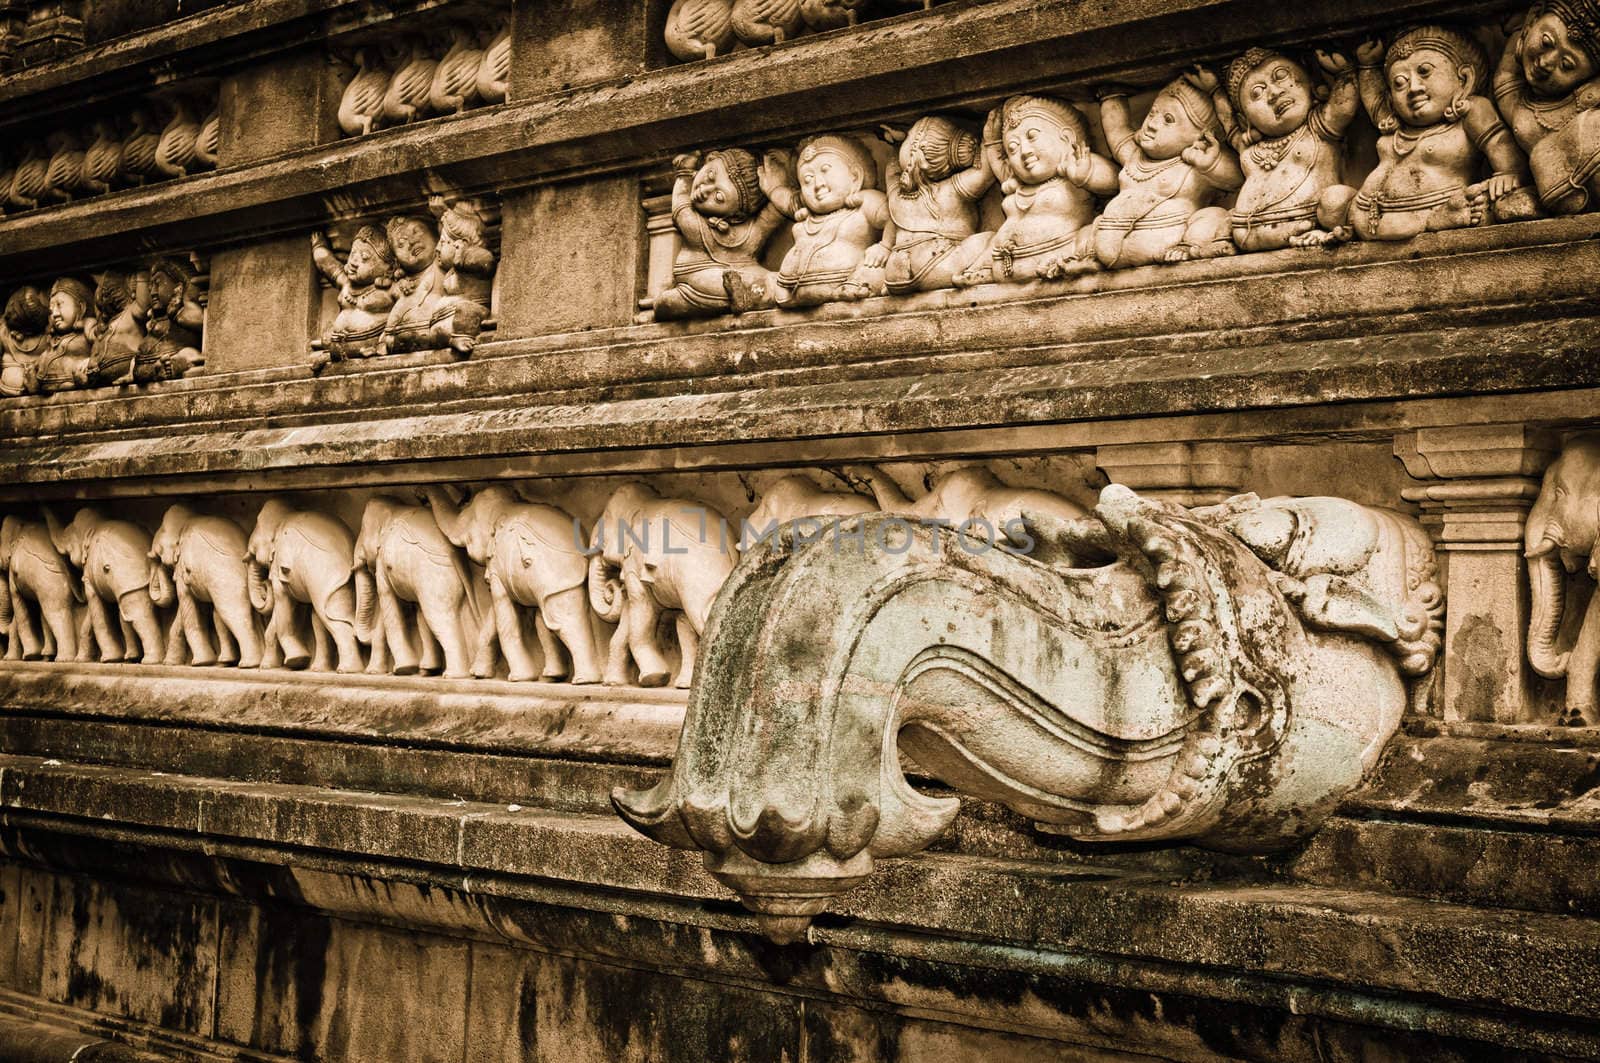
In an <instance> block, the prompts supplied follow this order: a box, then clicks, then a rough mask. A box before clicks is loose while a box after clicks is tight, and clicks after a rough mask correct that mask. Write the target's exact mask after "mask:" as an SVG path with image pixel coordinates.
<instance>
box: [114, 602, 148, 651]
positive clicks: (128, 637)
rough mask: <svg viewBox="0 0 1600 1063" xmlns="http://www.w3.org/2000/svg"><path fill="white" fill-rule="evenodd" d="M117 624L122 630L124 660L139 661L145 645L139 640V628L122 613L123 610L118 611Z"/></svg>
mask: <svg viewBox="0 0 1600 1063" xmlns="http://www.w3.org/2000/svg"><path fill="white" fill-rule="evenodd" d="M117 624H118V625H119V627H120V629H121V632H122V659H123V660H124V661H137V660H138V659H139V655H140V653H141V651H142V650H143V646H142V645H141V644H140V641H139V632H138V630H137V629H136V628H135V627H134V626H133V624H132V623H131V622H130V621H129V620H128V618H127V617H125V616H123V615H122V612H121V610H118V612H117Z"/></svg>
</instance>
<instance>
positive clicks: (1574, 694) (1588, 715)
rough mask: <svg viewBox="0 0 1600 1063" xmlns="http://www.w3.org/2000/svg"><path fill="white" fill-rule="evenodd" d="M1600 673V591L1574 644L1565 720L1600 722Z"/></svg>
mask: <svg viewBox="0 0 1600 1063" xmlns="http://www.w3.org/2000/svg"><path fill="white" fill-rule="evenodd" d="M1597 672H1600V590H1597V591H1596V592H1595V593H1594V595H1593V596H1592V597H1590V599H1589V607H1588V609H1586V610H1585V611H1584V614H1583V626H1582V627H1581V628H1579V629H1578V641H1577V643H1576V644H1575V645H1574V646H1573V647H1572V658H1571V663H1570V664H1569V665H1568V666H1567V703H1566V708H1565V709H1564V710H1563V712H1562V714H1561V722H1562V723H1563V724H1566V725H1567V726H1569V727H1593V726H1595V725H1596V724H1600V711H1596V707H1595V685H1594V684H1595V676H1596V673H1597Z"/></svg>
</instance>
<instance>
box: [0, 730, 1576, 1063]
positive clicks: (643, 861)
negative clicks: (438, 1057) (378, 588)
mask: <svg viewBox="0 0 1600 1063" xmlns="http://www.w3.org/2000/svg"><path fill="white" fill-rule="evenodd" d="M0 789H3V794H4V805H5V809H6V817H5V818H6V825H7V826H8V827H9V828H11V829H12V830H14V831H17V832H19V833H18V834H17V835H16V838H17V844H18V845H20V846H21V847H22V848H23V850H24V851H27V852H32V853H40V852H47V851H48V850H49V847H50V846H49V845H41V844H38V843H37V838H38V837H39V836H41V835H43V834H50V835H53V836H56V837H57V838H58V839H59V838H61V837H63V836H65V835H77V836H79V837H83V838H85V839H94V838H105V839H107V840H121V841H123V842H128V841H136V842H137V844H139V845H141V846H143V847H145V848H153V849H164V848H173V847H175V848H178V849H189V850H191V851H194V850H197V849H198V850H200V851H204V852H208V853H214V854H216V855H217V856H218V857H222V858H228V859H254V860H262V861H265V862H267V863H270V864H277V865H282V866H285V867H287V868H288V873H289V874H291V875H299V874H302V873H303V871H304V870H305V869H307V867H308V865H315V864H316V863H317V861H315V860H309V859H307V858H305V856H304V854H305V853H307V852H309V851H316V852H320V853H321V854H322V856H321V858H320V860H321V865H322V867H323V870H320V871H316V872H315V873H316V874H325V873H326V872H327V871H330V870H331V871H333V872H334V873H335V874H337V873H339V872H338V870H337V869H338V867H339V866H340V865H341V864H343V865H344V866H345V867H346V869H347V870H346V872H344V873H351V872H355V873H360V874H374V873H376V874H378V875H379V876H380V877H385V876H386V875H387V874H388V870H387V869H390V868H393V867H394V866H396V862H398V864H399V865H404V866H410V867H412V868H414V869H417V870H413V871H412V872H409V873H408V874H410V875H411V876H413V877H415V876H416V875H417V874H418V873H419V871H421V869H422V868H423V867H434V868H438V869H440V870H441V871H443V872H444V873H445V874H444V877H443V878H440V877H439V876H438V875H437V874H434V873H427V872H422V874H423V881H432V882H433V883H434V884H435V885H437V886H445V887H447V888H456V889H466V890H467V891H468V892H469V893H470V894H473V895H478V894H482V895H484V896H488V897H493V896H505V897H508V898H512V897H516V896H517V895H518V894H519V893H523V894H524V895H526V893H525V887H522V886H519V883H520V882H522V881H524V880H528V879H531V880H533V881H534V882H536V883H537V882H546V883H550V884H552V885H556V886H560V887H564V888H569V889H570V888H577V889H578V892H577V893H576V894H575V895H572V896H570V897H569V899H567V900H566V901H565V902H564V903H566V904H568V905H569V906H572V907H577V908H580V909H589V910H594V909H595V906H596V905H599V910H602V911H608V912H612V913H615V914H616V915H624V914H625V915H629V916H632V915H647V917H654V916H650V915H649V913H650V912H652V911H656V912H659V909H655V908H654V906H653V903H652V902H651V901H650V899H649V898H650V897H651V896H653V895H660V896H661V897H662V898H665V899H667V900H668V903H669V904H671V905H673V906H674V907H675V910H676V913H677V914H676V915H675V916H673V917H672V919H671V921H673V922H683V921H686V922H689V923H690V924H702V920H703V919H704V918H705V916H702V915H699V914H696V913H697V911H699V910H700V909H699V908H698V906H697V905H696V903H695V902H700V903H701V904H703V903H704V902H706V901H711V900H714V899H716V898H719V897H722V896H724V894H723V893H722V891H721V890H720V887H717V886H716V885H715V884H714V883H712V882H711V880H710V879H709V877H707V876H706V875H705V873H704V872H703V871H701V870H700V869H699V867H698V861H697V860H695V859H694V858H693V857H692V856H690V855H689V854H685V853H678V852H673V851H669V850H664V849H661V848H659V847H654V846H652V845H650V843H647V842H645V841H644V840H643V839H642V838H638V837H637V836H634V835H632V834H631V832H628V831H627V830H626V829H625V828H622V827H620V825H618V824H617V823H615V821H606V820H604V819H601V818H597V817H586V816H560V815H554V814H550V813H541V812H529V811H524V812H516V813H513V812H509V811H507V810H505V809H504V808H482V807H476V806H471V805H465V806H461V807H456V808H445V807H440V806H439V803H438V802H407V801H403V800H398V799H392V798H382V797H379V796H377V795H370V794H368V795H360V794H340V793H328V792H325V791H314V792H306V791H305V790H304V789H303V788H291V787H267V786H247V787H230V786H229V785H228V784H225V783H222V782H219V781H218V780H202V779H178V778H175V777H156V776H150V775H149V773H127V772H120V771H116V770H111V769H95V768H88V767H85V766H65V765H62V766H55V765H49V764H47V763H44V762H35V761H29V760H27V759H25V758H15V757H12V758H6V759H5V761H4V774H3V778H0ZM157 795H165V796H157ZM429 806H432V807H429ZM108 817H109V818H108ZM358 829H359V833H354V832H355V831H356V830H358ZM152 830H153V833H152ZM358 837H359V838H361V839H363V841H364V842H365V843H367V844H363V845H362V846H361V848H360V849H359V850H355V849H352V848H351V846H350V840H351V839H353V838H358ZM241 846H242V847H241ZM154 866H155V865H154V864H153V865H152V867H154ZM463 873H465V877H462V875H463ZM537 888H539V889H542V888H543V887H537ZM615 891H622V894H621V895H619V894H617V893H616V892H615ZM636 893H643V894H645V896H644V897H641V898H639V900H640V901H642V902H644V907H643V908H642V909H641V908H639V907H636V906H635V901H634V900H632V899H631V897H632V895H633V894H636ZM302 895H303V896H306V898H307V900H308V901H310V902H311V903H313V904H315V905H317V906H319V907H324V908H326V907H327V906H328V905H335V906H337V905H339V904H352V905H354V907H353V908H352V910H351V912H350V914H355V915H366V914H367V912H368V910H369V904H368V903H366V902H361V901H359V900H355V899H352V900H351V901H340V900H339V893H338V892H337V891H332V890H330V891H324V892H321V893H318V892H316V891H315V890H308V891H303V893H302ZM997 896H1004V897H1008V898H1011V901H1010V902H1009V903H1008V904H1006V905H998V906H997V905H994V904H992V903H987V902H985V901H984V900H983V899H984V898H990V899H992V898H994V897H997ZM685 901H688V902H689V905H688V906H687V907H685V906H684V902H685ZM482 903H483V902H479V904H478V905H477V906H474V905H470V904H469V905H466V906H463V905H461V904H454V903H452V904H450V905H448V906H446V907H445V908H444V909H442V917H443V918H446V919H448V920H449V921H450V922H449V924H448V925H449V926H451V927H453V926H455V925H456V924H458V923H459V921H460V920H462V919H463V918H469V917H470V913H471V912H472V911H473V910H474V907H476V908H477V910H479V911H480V912H481V913H482V914H480V915H479V916H478V918H479V919H483V918H484V917H485V915H488V914H489V913H487V912H483V909H482ZM725 912H726V909H725V908H723V907H722V906H721V904H720V903H719V904H718V905H717V906H716V908H715V910H714V914H713V916H712V917H713V918H714V920H715V923H716V924H721V925H726V926H730V927H733V928H738V929H741V930H743V929H752V928H753V921H752V920H750V919H748V918H747V917H744V916H729V915H726V914H722V913H725ZM335 914H338V913H337V912H335ZM405 917H406V919H407V920H408V922H410V923H411V924H412V925H423V926H426V925H428V923H429V919H428V918H427V913H426V912H424V911H414V910H407V911H406V914H405ZM435 918H440V916H436V917H435ZM491 927H492V928H493V931H499V932H502V933H503V932H505V931H506V930H507V929H508V928H507V927H505V926H504V925H503V924H501V923H499V922H498V921H495V920H493V919H492V917H491V919H490V921H489V922H488V923H487V924H486V925H484V926H483V929H484V930H486V931H487V930H490V928H491ZM885 930H888V931H889V932H890V933H892V934H894V935H896V936H897V942H898V945H897V948H898V950H907V949H909V950H910V951H911V953H912V954H913V955H914V954H915V952H916V951H917V950H918V949H919V948H923V947H927V946H928V945H931V946H932V947H933V948H935V949H937V948H938V947H939V946H938V945H936V944H934V943H935V942H937V941H939V940H945V939H954V940H955V941H959V942H962V943H969V944H968V947H975V946H978V945H980V944H981V943H984V942H1007V943H1017V942H1027V943H1029V949H1031V950H1033V953H1032V954H1034V955H1038V956H1039V957H1040V958H1041V959H1046V957H1049V956H1054V957H1057V961H1058V962H1059V961H1060V960H1063V959H1068V958H1071V957H1093V958H1098V959H1100V960H1106V961H1132V962H1135V963H1156V964H1161V965H1171V966H1180V967H1183V968H1185V969H1186V970H1191V971H1205V972H1210V974H1211V975H1213V976H1223V977H1231V976H1234V975H1236V974H1237V973H1238V972H1244V971H1259V972H1266V973H1267V975H1268V977H1270V978H1272V979H1274V980H1280V981H1282V982H1284V983H1287V984H1291V985H1302V986H1307V987H1310V986H1320V987H1326V986H1330V985H1331V986H1337V987H1344V988H1349V989H1357V990H1358V991H1361V992H1364V993H1366V992H1372V991H1377V992H1380V993H1392V994H1399V995H1402V996H1405V997H1421V998H1425V999H1429V1000H1432V1001H1435V1002H1444V1003H1445V1004H1446V1005H1447V1006H1448V1007H1454V1008H1465V1009H1468V1010H1469V1011H1471V1010H1475V1009H1487V1011H1488V1012H1489V1013H1490V1014H1492V1015H1495V1016H1498V1017H1500V1018H1502V1019H1503V1018H1504V1017H1505V1016H1506V1015H1507V1014H1508V1013H1509V1015H1511V1016H1522V1017H1523V1021H1527V1020H1535V1019H1536V1018H1537V1017H1541V1016H1542V1017H1544V1019H1545V1020H1546V1021H1548V1022H1549V1026H1548V1027H1547V1029H1546V1035H1547V1036H1548V1037H1553V1038H1557V1039H1563V1038H1565V1039H1568V1040H1567V1042H1566V1043H1567V1044H1569V1045H1572V1044H1578V1043H1586V1044H1587V1045H1588V1046H1589V1047H1590V1050H1592V1049H1593V1048H1594V1047H1600V1042H1596V1041H1595V1040H1594V1037H1595V1031H1594V1030H1593V1029H1588V1033H1587V1038H1588V1041H1587V1042H1583V1041H1581V1040H1580V1041H1572V1040H1570V1038H1572V1037H1573V1036H1575V1030H1574V1028H1573V1021H1574V1020H1576V1019H1577V1017H1579V1016H1590V1015H1592V1012H1591V1010H1590V1008H1589V1002H1588V996H1589V992H1590V989H1591V988H1592V986H1593V984H1594V983H1595V980H1596V979H1597V978H1600V927H1597V926H1596V924H1595V922H1594V921H1593V920H1592V919H1578V918H1572V917H1567V916H1560V915H1549V914H1537V913H1515V914H1512V913H1506V912H1500V913H1498V915H1497V917H1496V918H1495V919H1494V920H1486V919H1485V918H1484V910H1483V909H1480V908H1475V907H1469V906H1463V905H1453V904H1446V903H1440V902H1432V901H1421V900H1414V899H1408V898H1400V897H1393V896H1389V895H1385V894H1382V893H1375V892H1367V891H1354V890H1351V889H1348V888H1322V887H1313V886H1306V885H1296V884H1285V883H1276V882H1271V881H1267V880H1251V879H1249V878H1245V879H1238V878H1235V879H1233V880H1231V881H1214V882H1204V881H1201V882H1185V881H1181V880H1179V881H1173V880H1171V879H1170V877H1169V876H1154V875H1149V874H1136V873H1128V872H1122V871H1115V870H1107V869H1104V868H1098V867H1095V866H1094V865H1092V864H1090V863H1087V862H1084V863H1081V864H1078V865H1075V866H1074V865H1062V866H1056V867H1041V866H1040V865H1038V864H1036V863H1032V862H1018V861H1004V860H995V859H985V858H974V857H966V856H960V855H951V854H928V855H925V856H922V857H919V858H916V859H913V860H905V861H895V862H886V863H885V865H884V868H883V869H882V872H881V873H880V874H879V875H878V876H877V877H876V878H875V879H874V880H873V881H872V882H870V883H869V884H868V885H867V886H866V887H864V888H862V889H861V890H859V891H857V892H856V893H854V894H851V895H849V896H848V897H846V898H845V899H844V903H843V904H842V905H841V906H840V909H839V913H838V915H837V916H836V917H831V918H829V919H826V920H824V921H822V923H821V925H819V927H818V929H817V931H816V932H815V938H814V940H815V942H816V943H818V944H828V943H831V942H834V941H838V942H849V941H851V940H852V939H855V940H858V941H859V940H861V939H862V938H863V937H865V939H866V940H868V941H871V940H873V939H875V938H880V936H881V935H882V934H883V933H884V931H885ZM493 931H491V932H493ZM908 934H909V935H911V937H910V938H909V939H908V938H907V937H905V935H908ZM928 935H933V937H928ZM880 939H881V938H880ZM1024 951H1026V950H1024ZM1007 952H1008V953H1016V946H1015V945H1014V944H1013V945H1011V946H1009V947H1008V948H1007ZM1014 958H1019V959H1020V958H1022V957H1021V956H1020V955H1018V956H1015V957H1014ZM702 962H703V961H702ZM1562 1017H1567V1021H1566V1022H1563V1020H1562ZM1584 1028H1585V1027H1584V1024H1583V1023H1582V1022H1581V1021H1578V1022H1577V1030H1578V1031H1581V1030H1583V1029H1584ZM1546 1043H1547V1044H1548V1043H1549V1042H1546Z"/></svg>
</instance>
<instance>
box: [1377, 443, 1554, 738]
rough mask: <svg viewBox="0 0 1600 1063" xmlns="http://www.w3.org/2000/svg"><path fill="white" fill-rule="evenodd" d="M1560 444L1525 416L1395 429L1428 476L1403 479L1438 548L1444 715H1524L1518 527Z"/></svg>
mask: <svg viewBox="0 0 1600 1063" xmlns="http://www.w3.org/2000/svg"><path fill="white" fill-rule="evenodd" d="M1559 449H1560V443H1559V440H1558V439H1557V438H1556V437H1555V436H1554V435H1553V434H1551V433H1549V432H1546V431H1542V430H1539V429H1534V428H1530V427H1529V426H1527V425H1524V424H1498V425H1472V426H1463V427H1458V428H1424V429H1418V430H1416V431H1411V432H1405V433H1403V434H1401V435H1398V436H1396V437H1395V443H1394V452H1395V456H1396V457H1398V458H1399V459H1400V460H1401V461H1402V462H1403V463H1404V464H1405V467H1406V471H1407V472H1409V473H1410V474H1411V475H1412V476H1413V477H1415V478H1416V479H1418V480H1423V481H1425V482H1424V483H1422V484H1420V485H1418V486H1416V487H1411V488H1407V489H1406V490H1405V492H1404V494H1405V498H1406V500H1407V501H1410V502H1415V503H1417V504H1418V505H1420V506H1421V507H1422V523H1423V525H1424V526H1426V527H1427V528H1428V530H1429V532H1430V533H1431V534H1432V535H1433V537H1434V541H1435V542H1436V543H1437V544H1438V547H1439V551H1440V565H1441V568H1442V569H1443V571H1444V573H1445V580H1446V614H1445V643H1444V645H1445V652H1444V715H1445V718H1446V719H1450V720H1461V721H1474V722H1488V723H1507V724H1510V723H1527V722H1530V721H1531V720H1532V718H1533V716H1534V715H1535V714H1534V712H1533V710H1532V704H1531V698H1530V696H1529V695H1530V691H1529V680H1530V678H1531V677H1532V675H1533V672H1532V669H1531V668H1529V666H1528V662H1527V655H1526V653H1525V652H1524V646H1525V645H1526V642H1527V634H1528V577H1527V566H1526V564H1525V563H1524V561H1523V558H1522V553H1523V544H1522V535H1523V529H1524V526H1525V525H1526V523H1527V518H1528V510H1529V509H1530V508H1531V507H1532V505H1533V502H1534V499H1536V498H1537V497H1538V495H1539V478H1540V474H1541V473H1542V472H1543V470H1544V468H1545V466H1546V465H1548V464H1549V463H1550V461H1551V460H1552V459H1553V458H1554V457H1555V454H1556V452H1557V451H1558V450H1559Z"/></svg>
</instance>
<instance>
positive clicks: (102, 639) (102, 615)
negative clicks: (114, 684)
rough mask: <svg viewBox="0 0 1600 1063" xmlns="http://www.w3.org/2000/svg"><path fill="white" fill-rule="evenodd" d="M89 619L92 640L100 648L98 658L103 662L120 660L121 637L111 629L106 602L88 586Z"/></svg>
mask: <svg viewBox="0 0 1600 1063" xmlns="http://www.w3.org/2000/svg"><path fill="white" fill-rule="evenodd" d="M88 600H89V620H90V622H91V623H92V624H93V625H94V641H95V644H96V646H97V647H98V648H99V650H100V660H101V661H102V662H104V663H110V662H111V661H120V660H122V639H121V637H120V636H118V635H117V634H115V633H114V632H113V631H112V629H111V616H110V614H109V613H108V612H107V611H106V603H105V602H104V601H102V600H101V598H100V595H99V594H98V593H96V591H95V590H94V588H92V587H91V588H89V594H88Z"/></svg>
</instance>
